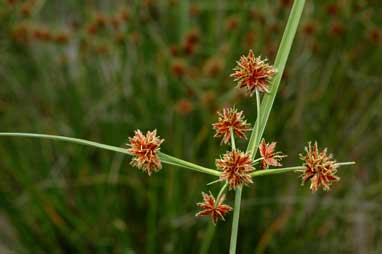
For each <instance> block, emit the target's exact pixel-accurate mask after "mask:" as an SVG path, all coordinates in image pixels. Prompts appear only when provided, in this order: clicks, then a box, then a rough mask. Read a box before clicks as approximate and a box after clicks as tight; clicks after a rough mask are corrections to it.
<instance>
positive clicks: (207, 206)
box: [195, 192, 232, 224]
mask: <svg viewBox="0 0 382 254" xmlns="http://www.w3.org/2000/svg"><path fill="white" fill-rule="evenodd" d="M202 195H203V202H200V203H197V204H196V205H197V206H199V207H201V208H203V209H204V210H202V211H200V212H198V213H197V214H196V215H195V216H204V215H211V219H212V222H213V223H214V224H216V222H217V221H218V219H219V218H220V219H221V220H223V221H224V215H225V214H226V213H229V212H230V211H232V207H230V206H229V205H224V204H223V202H224V199H225V195H224V194H223V195H222V196H221V197H220V198H219V199H218V200H217V201H216V200H215V198H214V196H212V194H211V193H210V194H209V195H208V194H206V193H204V192H202Z"/></svg>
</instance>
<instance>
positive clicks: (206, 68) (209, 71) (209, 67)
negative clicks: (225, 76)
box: [203, 57, 224, 77]
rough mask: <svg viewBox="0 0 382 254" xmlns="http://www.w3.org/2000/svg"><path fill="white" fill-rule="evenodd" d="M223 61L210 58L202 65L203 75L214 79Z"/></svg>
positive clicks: (217, 58)
mask: <svg viewBox="0 0 382 254" xmlns="http://www.w3.org/2000/svg"><path fill="white" fill-rule="evenodd" d="M223 66H224V61H223V60H222V59H221V58H220V57H211V58H209V59H207V61H206V62H205V63H204V65H203V73H204V74H205V75H207V76H209V77H215V76H216V75H218V74H219V72H220V71H221V70H222V69H223Z"/></svg>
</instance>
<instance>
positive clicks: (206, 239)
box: [199, 223, 216, 254]
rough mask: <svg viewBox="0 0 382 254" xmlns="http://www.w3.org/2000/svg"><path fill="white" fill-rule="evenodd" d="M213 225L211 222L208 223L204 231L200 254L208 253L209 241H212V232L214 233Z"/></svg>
mask: <svg viewBox="0 0 382 254" xmlns="http://www.w3.org/2000/svg"><path fill="white" fill-rule="evenodd" d="M215 229H216V227H215V225H214V224H213V223H208V228H207V231H206V233H205V235H204V236H203V243H202V247H201V248H200V252H199V253H200V254H207V253H208V249H209V248H210V246H211V242H212V239H213V237H214V234H215Z"/></svg>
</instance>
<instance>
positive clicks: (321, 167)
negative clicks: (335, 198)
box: [300, 142, 340, 192]
mask: <svg viewBox="0 0 382 254" xmlns="http://www.w3.org/2000/svg"><path fill="white" fill-rule="evenodd" d="M305 152H306V154H305V155H303V154H300V159H301V160H303V161H304V166H305V170H304V172H303V173H302V175H301V177H302V184H305V183H306V182H307V181H309V180H310V181H311V184H310V189H311V190H312V191H313V192H316V191H317V190H318V188H319V187H320V185H322V188H323V189H324V190H325V191H328V190H329V189H330V185H331V184H332V182H337V181H339V180H340V178H339V177H338V176H336V172H337V165H336V161H335V160H334V159H333V158H332V155H328V154H327V149H326V148H325V149H324V150H322V151H319V150H318V145H317V142H315V143H314V145H313V146H312V144H311V143H310V142H309V144H308V146H307V147H305Z"/></svg>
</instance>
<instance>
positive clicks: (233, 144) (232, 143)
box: [229, 127, 236, 151]
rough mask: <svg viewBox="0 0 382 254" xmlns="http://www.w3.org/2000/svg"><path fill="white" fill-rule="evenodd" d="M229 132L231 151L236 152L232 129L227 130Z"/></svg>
mask: <svg viewBox="0 0 382 254" xmlns="http://www.w3.org/2000/svg"><path fill="white" fill-rule="evenodd" d="M229 130H230V132H231V146H232V151H234V150H236V144H235V137H234V135H233V129H232V127H230V128H229Z"/></svg>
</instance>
